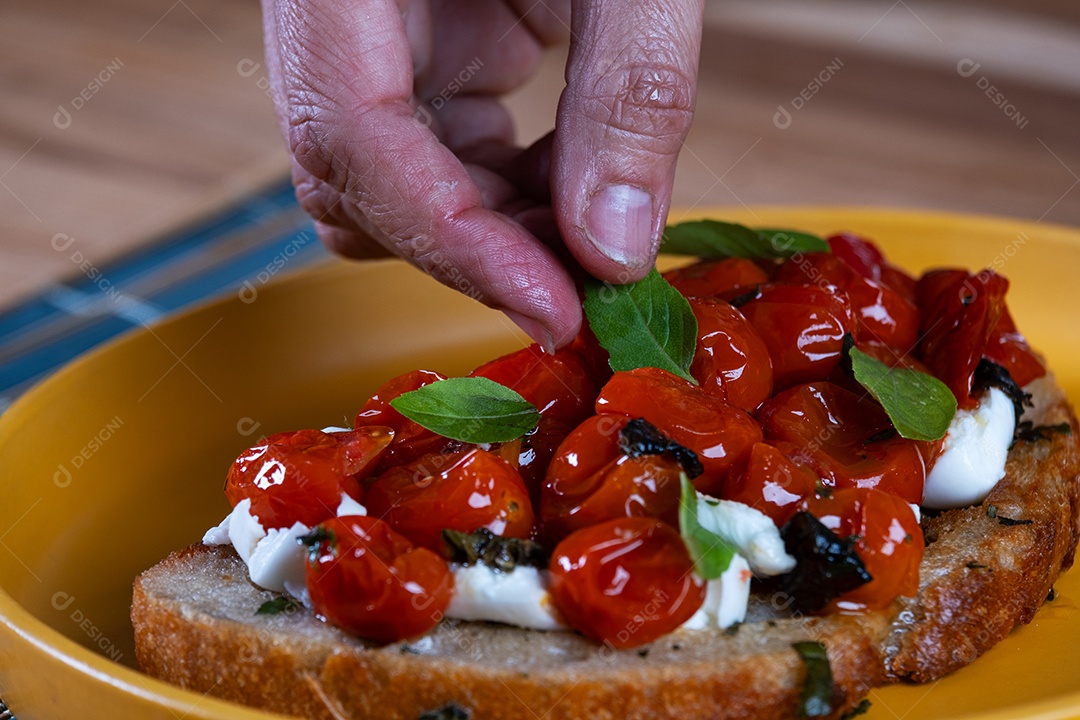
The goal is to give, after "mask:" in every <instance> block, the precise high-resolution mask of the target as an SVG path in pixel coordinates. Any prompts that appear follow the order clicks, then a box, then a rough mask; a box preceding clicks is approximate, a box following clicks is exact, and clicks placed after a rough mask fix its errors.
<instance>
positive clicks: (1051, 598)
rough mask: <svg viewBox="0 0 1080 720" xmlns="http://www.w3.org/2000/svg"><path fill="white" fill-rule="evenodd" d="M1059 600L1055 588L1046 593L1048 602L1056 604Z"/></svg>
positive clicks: (1052, 587) (1051, 587)
mask: <svg viewBox="0 0 1080 720" xmlns="http://www.w3.org/2000/svg"><path fill="white" fill-rule="evenodd" d="M1056 599H1057V592H1056V591H1055V590H1054V586H1053V585H1051V586H1050V590H1049V592H1047V593H1046V602H1054V600H1056Z"/></svg>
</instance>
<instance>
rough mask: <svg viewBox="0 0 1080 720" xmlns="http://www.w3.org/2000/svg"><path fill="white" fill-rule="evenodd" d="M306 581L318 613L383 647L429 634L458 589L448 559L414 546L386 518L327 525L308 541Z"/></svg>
mask: <svg viewBox="0 0 1080 720" xmlns="http://www.w3.org/2000/svg"><path fill="white" fill-rule="evenodd" d="M309 538H310V541H311V546H310V547H309V551H308V562H307V564H306V569H305V579H306V582H307V588H308V592H309V593H310V594H311V603H312V605H314V607H315V612H316V613H318V614H319V615H321V616H322V617H323V618H325V619H326V620H327V621H329V622H330V623H331V624H333V625H336V626H337V627H339V628H341V629H343V630H346V631H347V632H351V633H354V634H356V635H359V636H360V637H362V638H365V639H367V640H372V641H374V642H377V643H391V642H395V641H397V640H405V639H407V638H411V637H416V636H417V635H422V634H424V633H425V632H427V631H428V630H430V629H431V628H433V627H435V625H436V624H438V622H439V621H440V620H441V619H442V616H443V612H444V611H445V610H446V606H447V605H449V604H450V598H451V597H452V595H453V592H454V576H453V575H451V574H450V569H449V568H448V567H447V565H446V561H445V560H443V559H442V558H441V557H439V556H438V555H436V554H435V553H433V552H431V551H430V550H428V549H426V548H421V547H414V546H413V544H412V543H411V542H409V541H408V539H406V538H405V537H403V536H402V535H399V534H398V533H396V532H394V531H393V530H392V529H391V528H390V526H389V525H387V524H386V523H385V522H383V521H382V520H378V519H376V518H373V517H364V516H358V515H351V516H345V517H339V518H332V519H330V520H327V521H326V522H324V523H323V524H322V525H320V526H319V527H318V528H316V530H315V532H314V533H312V535H311V536H309Z"/></svg>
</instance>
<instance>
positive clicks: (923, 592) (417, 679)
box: [132, 380, 1080, 720]
mask: <svg viewBox="0 0 1080 720" xmlns="http://www.w3.org/2000/svg"><path fill="white" fill-rule="evenodd" d="M1032 389H1033V390H1034V391H1035V395H1036V401H1037V408H1038V414H1037V415H1034V416H1033V417H1032V418H1031V419H1032V420H1033V422H1034V423H1035V424H1036V425H1044V424H1058V423H1068V425H1069V426H1070V427H1071V428H1072V433H1071V434H1066V433H1060V432H1058V433H1052V434H1049V435H1048V437H1047V438H1046V439H1041V440H1035V441H1029V442H1022V443H1018V444H1017V445H1016V446H1014V448H1013V450H1012V451H1011V452H1010V456H1009V461H1008V466H1007V475H1006V477H1005V479H1004V480H1002V481H1001V482H1000V483H999V484H998V486H997V487H996V488H995V489H994V490H993V492H992V493H991V495H990V497H988V498H987V500H986V501H985V502H984V503H983V504H982V505H981V506H976V507H972V508H966V509H960V510H951V511H946V512H943V513H941V514H939V515H936V516H934V517H929V518H926V519H925V520H924V522H923V528H924V531H925V533H926V536H927V542H928V546H927V551H926V555H925V557H924V560H923V564H922V568H921V587H920V591H919V595H918V596H917V597H915V598H901V599H899V600H898V601H897V602H895V603H894V604H893V605H892V607H890V609H889V610H888V611H885V612H880V613H872V614H868V615H862V616H842V615H829V616H824V617H793V616H791V614H790V613H789V612H787V611H786V610H784V608H786V607H787V605H788V603H787V602H786V599H785V598H784V597H782V596H772V597H761V596H758V597H755V598H754V600H753V601H752V606H751V608H750V610H749V615H748V618H747V622H746V623H744V624H742V625H740V626H738V627H737V629H734V630H728V631H684V630H680V631H677V632H675V633H672V634H670V635H668V636H666V637H664V638H662V639H660V640H658V641H656V642H654V643H652V644H650V645H646V646H643V647H640V648H635V649H632V650H623V651H615V650H612V649H610V648H607V647H602V646H598V645H597V644H595V643H593V642H591V641H589V640H586V639H584V638H582V637H581V636H579V635H577V634H574V633H570V632H554V633H544V632H535V631H529V630H522V629H518V628H512V627H507V626H500V625H494V624H488V623H472V622H457V621H445V622H443V623H442V624H440V625H439V626H438V627H437V628H436V629H435V630H434V631H432V632H431V633H430V634H428V635H427V636H425V637H423V638H420V639H418V640H414V641H412V642H408V643H397V644H393V645H389V646H386V647H381V648H375V647H372V646H370V645H367V644H365V643H364V642H363V641H361V640H358V639H356V638H353V637H350V636H348V635H346V634H345V633H342V632H340V631H338V630H336V629H335V628H333V627H330V626H328V625H326V624H324V623H322V622H320V621H319V620H318V619H316V618H315V617H314V615H313V614H312V613H310V612H309V611H307V610H302V609H301V610H296V611H293V612H288V613H281V614H278V615H256V611H257V610H258V608H259V607H260V605H262V603H264V602H265V601H267V600H270V599H272V598H273V597H275V594H274V593H271V592H268V591H265V590H262V589H260V588H258V587H256V586H254V585H252V583H251V582H250V581H249V580H248V575H247V568H246V567H245V566H244V563H243V562H242V561H241V560H240V558H239V557H238V556H237V555H236V554H235V552H234V551H233V550H232V549H231V548H227V547H225V548H223V547H208V546H204V545H193V546H191V547H189V548H187V549H185V550H181V551H179V552H176V553H173V554H172V555H170V556H169V557H168V558H167V559H165V560H164V561H162V562H161V563H160V564H158V565H157V566H155V567H153V568H151V569H150V570H148V571H146V572H145V573H143V574H142V575H140V576H139V578H138V579H137V580H136V581H135V589H134V602H133V605H132V622H133V624H134V628H135V640H136V653H137V657H138V661H139V664H140V665H141V667H142V668H143V670H144V671H145V672H147V673H148V674H150V675H152V676H154V677H157V678H161V679H164V680H167V681H169V682H173V683H176V684H178V685H181V686H183V687H186V688H190V689H192V690H195V691H197V692H200V693H209V694H211V695H215V696H217V697H221V698H226V699H230V700H235V701H237V702H240V703H244V704H246V705H251V706H255V707H260V708H265V709H269V710H275V711H278V712H281V713H286V714H292V715H299V716H303V717H308V718H328V719H331V720H340V719H341V718H386V719H387V720H391V719H394V720H396V719H400V720H417V718H419V717H421V716H422V715H423V714H424V713H426V712H430V711H436V710H439V709H441V708H445V707H447V706H449V705H451V704H453V705H454V706H456V707H457V708H460V709H461V710H464V711H466V712H467V713H468V714H469V716H470V717H471V718H473V719H474V720H480V719H481V718H499V719H501V720H536V718H544V720H578V719H584V718H590V719H591V718H597V719H607V718H610V719H611V720H616V719H622V718H628V719H634V720H637V719H641V720H646V719H648V720H657V719H663V718H671V719H672V720H675V719H678V720H695V719H701V720H706V719H710V720H715V719H718V718H751V717H752V718H787V717H792V718H793V717H796V716H797V710H798V707H799V701H800V694H801V692H802V686H803V680H804V677H805V667H804V665H803V663H802V661H801V660H800V658H799V656H798V654H797V653H796V652H795V651H794V650H793V649H792V644H793V643H796V642H800V641H804V640H816V641H819V642H822V643H823V644H824V645H825V646H826V648H827V649H828V654H829V660H830V664H831V667H832V672H833V677H834V681H835V684H834V691H833V707H834V708H835V712H834V715H835V716H839V715H841V714H842V713H844V712H845V711H847V710H849V709H851V708H852V707H854V706H855V705H856V704H857V703H858V702H859V700H860V699H861V698H862V697H864V696H865V695H866V693H867V692H868V691H869V689H870V688H872V687H874V686H877V685H881V684H884V683H887V682H892V681H897V680H904V679H910V680H916V681H927V680H932V679H934V678H938V677H941V676H942V675H944V674H946V673H948V672H951V671H952V670H954V669H956V668H958V667H961V666H963V665H965V664H967V663H969V662H971V661H972V660H974V659H975V658H976V657H978V656H979V655H980V654H981V653H982V652H984V651H985V650H987V649H989V648H990V647H991V646H993V645H994V644H995V643H997V642H998V641H1000V640H1001V639H1002V638H1004V637H1005V635H1006V634H1007V633H1008V632H1009V631H1010V630H1011V629H1012V628H1013V627H1014V626H1016V625H1019V624H1022V623H1026V622H1029V621H1030V620H1031V618H1032V616H1033V615H1034V613H1035V611H1036V610H1037V609H1038V608H1039V606H1040V605H1041V604H1042V602H1043V600H1044V599H1045V597H1046V595H1047V593H1048V591H1049V590H1050V588H1051V586H1052V584H1053V582H1054V581H1055V580H1056V578H1057V577H1058V575H1059V573H1060V572H1061V571H1062V570H1063V569H1065V568H1067V567H1069V566H1070V565H1071V564H1072V559H1073V553H1074V550H1075V548H1076V543H1077V537H1078V508H1080V485H1078V473H1080V460H1078V456H1080V454H1078V452H1077V447H1078V444H1077V434H1076V433H1077V423H1076V419H1075V417H1074V416H1073V413H1072V410H1071V409H1070V408H1069V406H1068V404H1067V402H1066V401H1065V399H1064V397H1063V395H1062V394H1061V392H1060V391H1059V390H1058V389H1057V388H1056V387H1055V386H1054V384H1053V382H1052V381H1050V380H1045V381H1040V382H1039V383H1037V384H1036V387H1034V388H1032ZM991 506H993V509H991ZM1029 521H1030V522H1029ZM446 716H452V714H450V713H447V714H446Z"/></svg>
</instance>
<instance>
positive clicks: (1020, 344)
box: [984, 307, 1046, 387]
mask: <svg viewBox="0 0 1080 720" xmlns="http://www.w3.org/2000/svg"><path fill="white" fill-rule="evenodd" d="M984 357H986V359H987V360H990V361H992V362H995V363H997V364H998V365H1000V366H1001V367H1003V368H1005V369H1006V370H1008V371H1009V376H1010V377H1012V379H1013V382H1015V383H1016V384H1017V385H1019V386H1020V387H1024V386H1025V385H1027V384H1028V383H1029V382H1031V381H1033V380H1037V379H1038V378H1041V377H1042V376H1044V375H1046V368H1045V367H1043V364H1042V361H1040V360H1039V357H1038V356H1037V355H1036V354H1035V351H1034V350H1032V349H1031V346H1030V345H1028V343H1027V340H1025V339H1024V336H1023V335H1021V334H1020V331H1018V330H1017V329H1016V323H1014V322H1013V319H1012V315H1011V314H1009V308H1008V307H1003V308H1002V309H1001V318H1000V319H999V320H998V322H997V325H995V326H994V330H993V331H992V332H991V333H990V340H989V341H987V343H986V351H985V353H984Z"/></svg>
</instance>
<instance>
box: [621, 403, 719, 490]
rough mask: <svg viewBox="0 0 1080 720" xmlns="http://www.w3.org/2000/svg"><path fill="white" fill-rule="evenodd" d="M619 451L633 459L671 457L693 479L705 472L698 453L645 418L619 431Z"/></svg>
mask: <svg viewBox="0 0 1080 720" xmlns="http://www.w3.org/2000/svg"><path fill="white" fill-rule="evenodd" d="M619 449H620V450H622V451H623V452H624V453H626V454H627V455H629V456H630V457H632V458H636V457H641V456H642V455H669V456H670V457H671V458H672V459H673V460H675V461H676V462H677V463H679V466H680V467H682V469H683V470H684V471H685V472H686V475H687V476H688V477H690V478H691V479H693V478H696V477H697V476H698V475H700V474H701V473H702V472H704V468H702V467H701V461H700V460H698V456H697V453H695V452H694V451H693V450H691V449H690V448H687V447H683V446H682V445H680V444H679V443H677V442H675V441H674V440H672V439H671V438H669V437H668V436H667V435H665V434H664V433H662V432H660V430H658V429H657V427H656V426H655V425H653V424H652V423H650V422H649V421H648V420H646V419H645V418H634V419H633V420H631V421H630V422H628V423H626V425H625V426H624V427H623V429H622V430H620V431H619Z"/></svg>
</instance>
